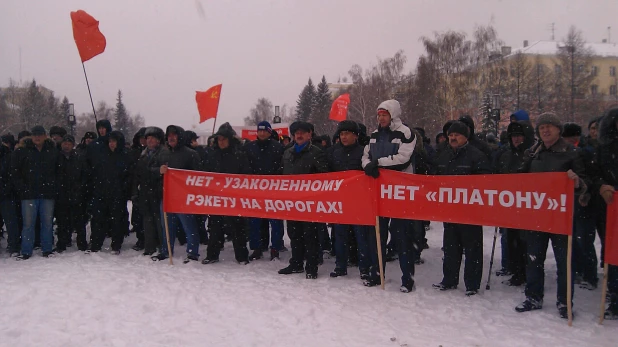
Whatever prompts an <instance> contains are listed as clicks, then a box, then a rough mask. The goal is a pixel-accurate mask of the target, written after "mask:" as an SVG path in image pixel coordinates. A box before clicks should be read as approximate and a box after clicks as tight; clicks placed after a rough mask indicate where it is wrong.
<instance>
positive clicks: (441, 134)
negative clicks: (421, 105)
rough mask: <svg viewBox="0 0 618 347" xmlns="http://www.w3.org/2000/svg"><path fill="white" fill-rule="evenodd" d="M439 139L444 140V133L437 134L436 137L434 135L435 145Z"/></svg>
mask: <svg viewBox="0 0 618 347" xmlns="http://www.w3.org/2000/svg"><path fill="white" fill-rule="evenodd" d="M449 127H450V126H449ZM447 132H448V130H447ZM441 137H444V138H446V135H444V133H438V135H436V144H438V143H439V142H440V141H439V139H440V138H441Z"/></svg>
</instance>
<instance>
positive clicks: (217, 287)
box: [0, 223, 618, 347]
mask: <svg viewBox="0 0 618 347" xmlns="http://www.w3.org/2000/svg"><path fill="white" fill-rule="evenodd" d="M432 227H433V228H432V230H430V231H429V232H428V239H429V245H430V247H431V248H430V249H428V250H426V251H425V252H424V253H423V258H424V259H425V260H426V263H425V264H423V265H421V266H417V275H416V281H417V282H416V283H417V290H416V292H414V293H410V294H403V293H400V292H399V285H400V280H399V278H400V276H401V272H400V271H399V266H398V264H397V263H388V265H387V271H386V272H387V273H386V278H387V283H386V291H382V290H380V289H379V287H378V288H365V287H363V286H362V285H361V283H360V280H359V278H358V269H357V268H351V269H349V275H348V276H347V277H343V278H329V277H328V274H329V272H330V271H332V270H333V268H334V259H327V260H326V261H325V264H324V265H323V266H321V267H320V269H319V278H318V280H315V281H310V280H306V279H305V277H304V274H298V275H289V276H282V275H278V274H277V270H278V269H280V268H281V267H283V266H285V265H286V264H287V260H288V258H289V256H290V254H289V252H286V253H282V260H281V261H280V262H269V261H267V260H258V261H255V262H252V263H251V264H249V265H246V266H243V265H238V264H237V263H235V262H234V257H233V252H232V245H231V243H227V244H226V248H225V250H224V251H223V253H222V256H221V259H222V262H220V263H218V264H211V265H202V264H201V263H195V262H194V263H190V264H187V265H184V264H182V259H183V258H184V251H182V247H179V246H178V245H177V247H178V248H177V250H181V251H182V252H178V251H177V253H178V254H177V255H176V257H175V259H174V260H175V264H176V265H174V266H170V265H168V263H166V262H165V263H154V262H152V261H151V260H150V258H148V257H143V256H141V252H135V251H133V250H131V249H130V247H131V246H132V245H133V243H134V238H133V236H131V237H130V238H127V239H126V241H125V245H124V246H123V252H122V253H121V254H120V255H119V256H113V255H110V254H109V250H108V249H106V250H104V251H103V252H101V253H97V254H92V255H85V254H83V253H81V252H78V251H76V250H75V248H72V249H70V250H69V251H68V252H65V253H64V254H62V255H59V256H58V257H56V258H54V259H45V258H42V257H40V256H39V254H35V256H34V257H33V258H31V259H30V260H27V261H23V262H16V261H14V260H13V259H9V258H8V255H7V254H6V252H4V251H3V253H2V254H0V346H43V345H44V346H49V347H51V346H322V347H326V346H394V347H396V346H440V345H441V346H560V347H566V346H578V347H582V346H617V345H618V322H615V321H606V322H605V325H603V326H600V325H598V324H597V321H598V314H599V304H600V301H599V300H600V289H597V290H595V291H585V290H582V289H579V288H578V287H577V286H576V289H575V296H574V302H575V306H574V311H575V314H576V318H575V320H574V323H573V327H571V328H569V327H568V326H567V324H566V321H565V320H563V319H560V318H559V317H558V314H557V310H556V308H555V305H554V301H555V293H556V284H555V265H554V261H553V255H552V254H551V247H550V249H549V253H550V254H548V264H547V267H548V271H547V280H546V297H545V307H544V308H543V310H542V311H536V312H529V313H523V314H520V313H516V312H515V311H514V307H515V306H516V305H517V304H518V303H519V302H520V301H521V300H523V294H522V290H523V288H510V287H507V286H505V285H502V284H501V283H500V281H501V280H503V279H504V278H497V277H494V278H492V289H491V290H490V291H485V290H482V291H481V293H480V295H477V296H474V297H466V296H465V295H464V288H463V283H461V284H460V288H459V289H458V290H455V291H450V292H444V293H443V292H437V291H435V290H433V289H432V288H431V284H432V283H436V282H439V281H440V280H441V276H442V275H441V274H442V270H441V269H442V263H441V251H440V247H441V243H442V228H441V224H439V223H432ZM492 238H493V228H486V229H485V244H484V246H485V248H484V253H485V267H484V272H485V275H484V278H483V286H482V287H483V289H484V287H485V281H486V275H487V269H488V267H489V257H490V254H491V241H492ZM109 242H110V241H109V240H107V241H106V246H105V247H109ZM286 245H289V243H288V241H287V240H286ZM4 247H5V240H2V248H4ZM202 247H203V248H202V250H201V253H202V256H203V255H204V254H205V246H202ZM499 247H500V246H499V242H498V245H497V250H496V261H497V264H498V265H497V266H496V264H494V268H495V269H498V268H499V259H500V251H499ZM462 270H463V268H462ZM461 280H462V282H463V276H462V279H461Z"/></svg>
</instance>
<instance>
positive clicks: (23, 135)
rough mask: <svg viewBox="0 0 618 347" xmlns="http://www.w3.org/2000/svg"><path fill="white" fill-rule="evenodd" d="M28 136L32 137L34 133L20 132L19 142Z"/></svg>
mask: <svg viewBox="0 0 618 347" xmlns="http://www.w3.org/2000/svg"><path fill="white" fill-rule="evenodd" d="M27 136H32V133H31V132H29V131H28V130H22V131H20V132H19V134H17V141H19V140H21V139H23V138H24V137H27Z"/></svg>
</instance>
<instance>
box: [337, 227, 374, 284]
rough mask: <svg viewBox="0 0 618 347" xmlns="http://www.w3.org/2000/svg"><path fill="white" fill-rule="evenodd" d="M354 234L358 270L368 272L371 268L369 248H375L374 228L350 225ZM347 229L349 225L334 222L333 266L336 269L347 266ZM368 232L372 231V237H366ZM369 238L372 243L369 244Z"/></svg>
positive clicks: (348, 249)
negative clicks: (334, 256)
mask: <svg viewBox="0 0 618 347" xmlns="http://www.w3.org/2000/svg"><path fill="white" fill-rule="evenodd" d="M351 227H352V228H353V230H354V235H355V237H356V243H357V248H358V270H359V271H360V273H361V274H368V273H369V271H370V268H371V253H370V249H372V248H370V247H371V246H373V248H376V244H375V230H373V229H371V227H366V226H362V225H352V226H351ZM349 230H350V225H346V224H334V225H333V232H334V234H335V255H336V258H335V267H336V268H337V269H347V268H348V258H349V251H350V248H349V235H350V233H349ZM368 233H372V236H373V238H370V237H368V236H369V235H368ZM370 240H372V241H373V244H372V245H370Z"/></svg>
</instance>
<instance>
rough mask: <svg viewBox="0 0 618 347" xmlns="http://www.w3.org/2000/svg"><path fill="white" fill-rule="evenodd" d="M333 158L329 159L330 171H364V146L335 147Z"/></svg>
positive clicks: (339, 145) (356, 144) (340, 145)
mask: <svg viewBox="0 0 618 347" xmlns="http://www.w3.org/2000/svg"><path fill="white" fill-rule="evenodd" d="M332 148H334V150H333V152H332V156H331V157H330V158H329V159H328V164H329V168H330V171H347V170H361V171H362V170H363V165H362V160H363V151H364V148H363V146H361V145H359V144H358V143H355V144H353V145H350V146H344V145H342V144H338V145H334V146H333V147H332Z"/></svg>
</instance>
